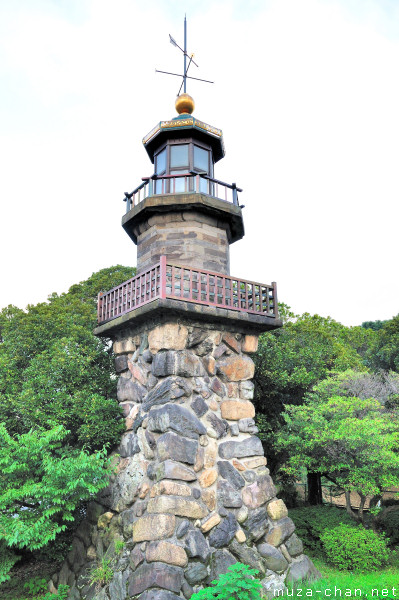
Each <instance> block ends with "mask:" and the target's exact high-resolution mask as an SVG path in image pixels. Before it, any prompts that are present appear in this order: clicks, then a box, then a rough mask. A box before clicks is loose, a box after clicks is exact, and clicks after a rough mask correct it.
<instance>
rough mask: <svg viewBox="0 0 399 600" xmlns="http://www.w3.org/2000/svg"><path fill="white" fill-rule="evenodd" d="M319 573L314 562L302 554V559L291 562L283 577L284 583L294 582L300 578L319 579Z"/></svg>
mask: <svg viewBox="0 0 399 600" xmlns="http://www.w3.org/2000/svg"><path fill="white" fill-rule="evenodd" d="M320 577H321V573H320V572H319V571H318V570H317V569H316V567H315V566H314V564H313V563H312V562H311V561H310V560H309V558H308V557H307V556H304V557H303V558H302V560H299V561H297V562H293V563H291V565H290V568H289V569H288V573H287V576H286V579H285V582H286V583H295V582H296V581H302V580H308V581H309V580H314V579H320Z"/></svg>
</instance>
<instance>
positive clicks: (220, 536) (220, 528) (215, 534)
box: [208, 513, 237, 548]
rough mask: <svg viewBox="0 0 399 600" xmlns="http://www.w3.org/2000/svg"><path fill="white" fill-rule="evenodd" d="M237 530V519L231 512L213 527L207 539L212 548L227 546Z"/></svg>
mask: <svg viewBox="0 0 399 600" xmlns="http://www.w3.org/2000/svg"><path fill="white" fill-rule="evenodd" d="M236 531H237V521H236V519H235V517H234V515H233V514H231V513H230V514H229V515H228V516H227V517H226V518H225V519H223V520H222V521H221V523H219V525H217V526H216V527H214V528H213V529H212V531H211V533H210V534H209V537H208V541H209V544H210V545H211V546H213V547H214V548H223V547H224V546H228V545H229V543H230V542H231V540H232V539H233V537H234V536H235V533H236Z"/></svg>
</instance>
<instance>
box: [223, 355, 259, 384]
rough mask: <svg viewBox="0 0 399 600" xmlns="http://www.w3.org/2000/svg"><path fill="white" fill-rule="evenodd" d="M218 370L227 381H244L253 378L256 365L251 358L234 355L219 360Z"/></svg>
mask: <svg viewBox="0 0 399 600" xmlns="http://www.w3.org/2000/svg"><path fill="white" fill-rule="evenodd" d="M217 370H218V372H219V373H221V374H222V376H223V377H225V378H226V379H227V381H242V380H244V379H252V378H253V376H254V373H255V365H254V362H253V360H252V359H251V358H249V356H245V355H241V354H234V355H231V356H226V357H223V359H222V360H219V361H218V363H217Z"/></svg>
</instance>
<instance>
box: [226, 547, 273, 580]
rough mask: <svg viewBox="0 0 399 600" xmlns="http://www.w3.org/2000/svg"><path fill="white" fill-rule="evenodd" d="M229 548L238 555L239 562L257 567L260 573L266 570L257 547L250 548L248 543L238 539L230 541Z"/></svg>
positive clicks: (253, 567)
mask: <svg viewBox="0 0 399 600" xmlns="http://www.w3.org/2000/svg"><path fill="white" fill-rule="evenodd" d="M229 550H230V551H231V552H232V553H233V554H234V556H236V557H237V558H238V560H239V562H242V563H244V564H245V565H249V566H250V567H251V568H252V569H257V570H258V571H259V572H260V573H262V574H263V573H264V572H265V567H264V566H263V563H262V559H261V557H260V556H259V554H258V552H257V551H256V549H255V548H249V547H248V546H247V545H246V544H240V543H239V542H238V541H237V540H236V539H233V540H232V541H231V542H230V545H229Z"/></svg>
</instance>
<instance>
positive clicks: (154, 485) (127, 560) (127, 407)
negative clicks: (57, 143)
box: [56, 94, 316, 600]
mask: <svg viewBox="0 0 399 600" xmlns="http://www.w3.org/2000/svg"><path fill="white" fill-rule="evenodd" d="M176 109H177V113H178V114H177V116H176V117H175V118H173V119H171V120H167V121H161V122H160V123H158V124H157V125H156V126H155V127H154V129H152V131H151V132H150V133H149V134H148V135H147V136H145V138H144V139H143V144H144V147H145V149H146V151H147V153H148V155H149V158H150V160H151V162H152V163H153V164H154V175H153V176H152V177H149V178H144V179H143V180H142V183H141V184H140V185H139V186H138V187H137V188H136V189H135V190H134V191H133V192H132V193H131V194H126V214H125V215H124V217H123V219H122V225H123V228H124V230H125V231H126V233H127V234H128V235H129V237H130V238H131V239H132V241H133V242H134V243H135V244H137V255H138V258H137V274H136V276H135V277H133V278H132V279H130V280H129V281H126V282H125V283H123V284H122V285H120V286H118V287H117V288H114V289H112V290H110V291H108V292H106V293H104V294H101V295H100V297H99V302H98V327H97V328H96V330H95V333H96V335H99V336H105V337H107V338H110V339H111V340H112V342H113V348H114V353H115V365H116V371H117V373H118V386H117V394H118V398H117V399H118V402H119V403H120V407H121V411H122V412H123V415H124V418H125V422H126V432H125V434H124V435H123V437H122V440H121V443H120V446H119V449H118V454H116V455H115V465H116V471H115V474H114V475H113V476H112V480H111V483H110V485H109V487H108V488H107V490H105V492H103V493H102V494H101V495H100V496H99V497H98V499H97V501H96V502H93V503H92V504H91V505H90V506H89V510H88V515H87V519H86V521H85V522H84V523H83V525H82V526H81V527H80V528H79V530H78V531H77V536H76V538H75V540H74V543H73V547H72V550H71V553H70V555H69V556H68V560H67V562H66V563H65V564H64V567H63V570H62V571H61V573H60V575H59V577H58V581H57V582H56V583H57V584H59V583H68V584H69V585H70V598H71V599H72V598H73V599H74V600H83V599H84V598H87V599H91V598H97V599H100V598H101V599H102V600H128V599H129V600H130V599H132V598H140V600H178V599H179V598H186V599H187V600H188V599H189V598H190V597H191V595H192V593H193V591H195V590H197V589H198V588H199V587H200V586H206V585H209V583H210V582H211V581H212V580H213V579H215V578H216V577H217V576H218V575H219V574H220V573H224V572H226V570H227V569H228V567H229V566H230V565H231V564H233V563H235V562H237V561H239V562H243V563H246V564H248V565H250V566H251V567H253V568H256V569H257V570H258V571H259V577H260V578H261V581H262V586H263V587H262V589H263V593H264V595H265V596H266V597H270V598H272V597H274V593H275V592H276V591H277V590H283V589H284V586H285V585H287V584H289V583H291V582H293V581H296V580H298V579H301V578H304V577H309V576H311V575H315V574H316V571H315V569H314V567H313V565H312V563H311V562H310V561H309V559H308V558H307V557H306V556H305V555H303V548H302V543H301V541H300V540H299V539H298V537H297V536H296V534H295V533H294V529H295V526H294V524H293V522H292V521H291V519H290V518H289V517H288V513H287V509H286V507H285V505H284V503H283V502H282V500H279V499H277V498H276V490H275V487H274V485H273V481H272V479H271V477H270V475H269V471H268V469H267V462H266V458H265V457H264V454H263V448H262V444H261V442H260V440H259V438H258V437H257V436H256V433H257V431H258V430H257V427H256V425H255V421H254V417H255V409H254V405H253V404H252V402H251V400H252V398H253V388H254V386H253V383H252V378H253V375H254V363H253V361H252V359H251V354H252V353H254V352H256V350H257V344H258V336H259V334H260V333H261V332H262V331H266V330H270V329H273V328H276V327H280V326H281V321H280V320H279V318H278V310H277V297H276V284H274V283H272V284H262V283H259V282H254V281H247V280H245V279H242V278H237V277H234V276H232V275H230V259H229V247H230V244H232V243H234V242H236V241H238V240H240V239H241V238H242V237H243V235H244V225H243V217H242V210H241V207H240V205H239V200H238V194H239V193H240V192H241V190H240V189H239V188H237V186H236V184H234V183H231V184H228V183H224V182H221V181H219V180H218V179H217V178H216V177H215V173H214V167H215V164H216V163H217V162H218V161H219V160H220V159H222V158H223V156H224V145H223V137H222V132H221V131H220V129H218V128H217V127H213V126H211V125H208V124H206V123H204V122H203V121H200V120H199V119H197V118H196V117H194V116H193V114H192V113H193V111H194V101H193V100H192V98H191V97H190V96H188V95H187V94H183V95H182V96H180V97H179V98H178V100H177V101H176ZM99 564H102V565H104V564H105V565H106V566H107V567H108V568H109V569H110V575H109V577H108V579H107V580H106V581H105V580H104V581H97V582H95V581H93V579H92V578H90V572H91V573H93V568H95V566H96V565H99Z"/></svg>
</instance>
